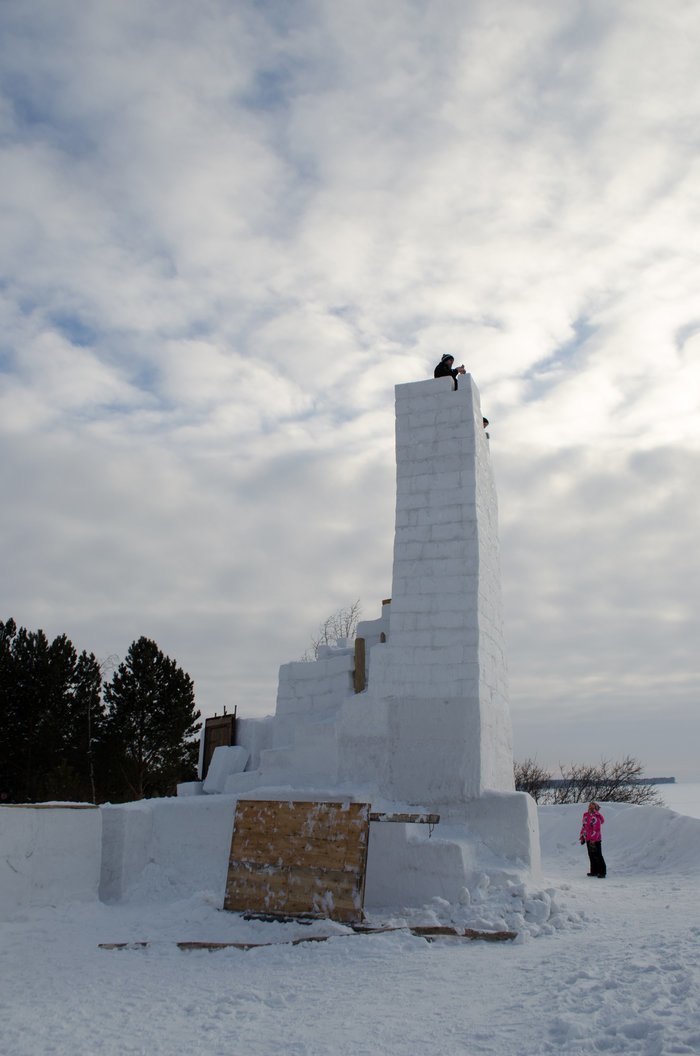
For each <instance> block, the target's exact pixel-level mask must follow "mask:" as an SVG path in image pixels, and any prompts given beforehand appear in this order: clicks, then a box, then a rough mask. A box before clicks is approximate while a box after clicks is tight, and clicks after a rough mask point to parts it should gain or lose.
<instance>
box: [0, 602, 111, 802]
mask: <svg viewBox="0 0 700 1056" xmlns="http://www.w3.org/2000/svg"><path fill="white" fill-rule="evenodd" d="M100 689H101V676H100V668H99V664H98V663H97V660H96V659H95V657H94V656H93V655H92V654H89V655H88V654H87V653H85V652H83V653H81V654H80V656H78V654H77V652H76V650H75V647H74V646H73V644H72V642H70V641H69V639H68V638H66V636H65V635H60V636H59V637H58V638H55V639H54V641H53V642H51V643H49V641H48V639H47V637H46V635H45V634H44V632H43V631H41V630H39V631H28V630H27V629H26V628H24V627H20V628H19V630H18V629H17V626H16V624H15V622H14V620H8V621H7V622H6V623H1V622H0V723H1V724H2V731H3V737H2V739H1V741H0V786H2V787H0V792H5V793H6V794H7V795H8V798H9V799H10V800H15V801H17V802H36V801H37V800H40V799H47V798H48V799H77V800H94V798H95V786H94V781H93V780H92V755H93V746H94V742H95V738H96V737H99V733H100V728H101V723H102V717H103V710H104V709H103V705H102V702H101V699H100Z"/></svg>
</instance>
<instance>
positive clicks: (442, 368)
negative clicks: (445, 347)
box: [433, 352, 467, 389]
mask: <svg viewBox="0 0 700 1056" xmlns="http://www.w3.org/2000/svg"><path fill="white" fill-rule="evenodd" d="M454 361H455V357H454V356H451V355H450V353H449V352H446V353H445V355H444V356H443V357H442V359H441V360H440V362H439V363H438V365H437V366H436V368H435V370H434V371H433V377H434V378H452V380H453V382H454V387H455V388H456V389H457V388H459V386H458V384H457V375H458V374H466V373H467V372H466V370H465V369H464V363H463V364H462V366H461V367H454V368H453V366H452V364H453V363H454Z"/></svg>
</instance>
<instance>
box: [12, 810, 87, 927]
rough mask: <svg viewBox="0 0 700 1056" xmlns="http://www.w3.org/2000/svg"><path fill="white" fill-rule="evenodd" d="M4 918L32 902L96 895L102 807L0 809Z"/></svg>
mask: <svg viewBox="0 0 700 1056" xmlns="http://www.w3.org/2000/svg"><path fill="white" fill-rule="evenodd" d="M0 849H1V851H2V853H1V854H0V919H3V920H6V919H9V918H11V917H13V916H15V915H16V914H17V913H18V912H21V911H22V910H23V909H26V908H28V907H30V906H57V905H64V904H65V903H67V902H88V901H93V900H95V899H97V897H98V888H99V882H100V869H101V863H102V811H101V810H100V809H99V808H98V807H83V808H80V807H77V806H68V805H65V806H62V805H60V804H42V805H41V806H36V807H24V806H2V807H0Z"/></svg>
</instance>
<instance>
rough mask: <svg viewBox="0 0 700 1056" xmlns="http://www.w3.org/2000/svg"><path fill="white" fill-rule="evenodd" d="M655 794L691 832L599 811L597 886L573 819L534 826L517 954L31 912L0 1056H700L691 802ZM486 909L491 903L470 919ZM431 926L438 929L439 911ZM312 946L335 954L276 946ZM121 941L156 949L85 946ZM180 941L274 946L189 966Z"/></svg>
mask: <svg viewBox="0 0 700 1056" xmlns="http://www.w3.org/2000/svg"><path fill="white" fill-rule="evenodd" d="M662 793H663V794H664V796H665V798H666V801H667V802H668V803H669V804H671V803H672V802H673V804H674V806H675V807H676V809H678V810H680V809H684V808H683V807H682V805H681V800H685V801H687V803H688V807H687V814H695V817H688V816H685V815H681V814H678V813H674V812H673V811H671V810H669V809H664V808H652V807H625V806H622V805H609V804H607V805H605V807H604V813H605V815H606V819H607V820H606V825H605V828H604V844H603V848H604V853H605V857H606V859H607V862H608V868H609V877H608V879H606V880H604V881H601V880H597V879H588V878H587V877H586V875H585V873H586V854H585V849H583V848H581V847H580V846H579V844H578V841H577V835H578V828H579V822H580V816H581V808H579V807H544V808H541V810H540V824H541V834H542V847H543V859H544V868H545V871H546V875H547V883H548V884H549V885H550V887H549V891H548V893H547V892H545V893H544V895H540V896H539V897H545V898H551V897H553V898H554V899H555V902H556V904H557V905H558V910H557V911H556V912H551V913H550V915H549V918H548V919H549V920H550V921H551V922H553V923H552V924H550V925H549V926H547V927H545V928H544V929H542V932H543V933H542V934H540V936H539V937H532V934H533V932H535V931H537V930H538V929H537V928H536V927H534V928H533V927H532V925H531V926H530V927H529V928H528V929H526V930H524V931H523V933H522V935H521V937H520V939H519V940H518V941H517V942H515V943H513V942H507V943H494V944H491V943H486V942H465V941H463V940H454V939H444V940H439V941H436V942H433V943H428V942H426V941H425V940H424V939H422V938H417V937H414V936H412V935H411V934H410V933H407V932H403V931H396V932H391V933H388V934H385V935H355V934H353V933H349V932H348V931H347V929H345V928H343V927H340V926H334V925H328V924H324V923H315V924H313V925H310V926H302V925H298V924H264V923H261V922H245V921H243V920H241V919H240V918H239V917H237V916H235V915H232V914H226V913H224V912H222V911H219V910H218V909H217V908H216V905H217V904H218V902H217V900H218V899H220V894H217V893H213V892H198V893H196V894H193V895H191V897H188V898H186V899H180V900H174V901H170V902H165V903H163V902H153V901H152V902H146V901H139V902H131V903H128V904H120V905H112V906H106V905H102V904H96V903H91V904H82V905H78V904H73V905H72V906H70V907H63V908H57V909H50V908H48V909H34V910H31V911H27V912H26V913H25V914H24V915H23V917H22V918H21V919H15V920H13V921H11V922H4V923H2V924H0V982H1V985H0V1053H2V1056H43V1054H49V1053H50V1054H60V1056H63V1054H66V1056H130V1054H139V1056H141V1054H144V1056H145V1054H148V1056H160V1054H162V1056H166V1054H167V1056H176V1054H180V1053H182V1054H188V1056H198V1054H202V1056H204V1054H206V1056H224V1054H225V1056H232V1054H238V1053H240V1054H241V1056H272V1054H284V1056H287V1054H289V1056H292V1054H294V1056H330V1054H333V1056H335V1054H338V1056H341V1054H345V1056H365V1054H366V1056H381V1054H384V1053H391V1054H397V1056H398V1054H401V1056H451V1054H460V1056H478V1054H490V1056H540V1054H542V1056H544V1054H562V1056H563V1054H569V1056H572V1054H576V1056H591V1054H594V1053H623V1054H625V1056H636V1054H640V1056H671V1054H678V1053H693V1054H696V1056H697V1054H698V1053H700V1007H699V1004H698V994H699V984H700V963H699V957H698V955H699V954H700V909H699V908H698V894H699V893H700V892H699V885H698V873H699V871H700V786H697V785H696V786H691V785H678V786H675V787H674V786H667V787H665V788H664V789H662ZM695 808H697V809H695ZM512 897H514V898H515V899H516V901H517V899H518V898H519V897H521V896H520V895H519V894H518V893H517V892H514V893H513V896H512ZM475 901H478V897H477V893H475ZM495 907H496V900H494V901H493V904H492V903H491V902H489V899H488V897H486V896H485V897H484V902H483V905H482V909H481V911H482V913H483V914H484V915H486V917H488V914H489V913H490V912H491V913H495V912H496V908H495ZM429 916H431V917H432V918H433V919H441V920H446V919H447V918H448V916H449V913H448V911H447V909H446V907H445V906H444V905H441V904H440V903H436V904H435V905H434V906H433V907H432V909H431V910H430V911H429ZM530 919H531V920H532V914H530ZM313 934H316V935H321V934H325V935H327V934H333V937H332V938H330V939H329V941H327V942H319V943H304V944H301V945H291V944H282V940H290V939H295V938H299V937H308V936H309V935H313ZM135 940H149V943H150V944H149V946H148V947H146V948H136V949H123V950H113V951H108V950H103V949H99V948H98V943H100V942H118V941H122V942H123V941H135ZM178 940H180V941H182V940H218V941H238V942H271V943H275V944H274V945H270V946H263V947H260V948H257V949H251V950H238V949H233V948H229V949H224V950H219V951H216V952H207V951H188V952H185V951H182V950H180V949H178V947H177V946H176V945H175V943H176V941H178Z"/></svg>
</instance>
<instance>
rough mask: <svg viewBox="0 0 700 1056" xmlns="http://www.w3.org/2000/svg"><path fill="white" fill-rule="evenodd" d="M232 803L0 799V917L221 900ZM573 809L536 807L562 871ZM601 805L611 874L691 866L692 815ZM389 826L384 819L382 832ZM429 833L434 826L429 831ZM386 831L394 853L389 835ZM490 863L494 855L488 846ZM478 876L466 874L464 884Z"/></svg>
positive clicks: (571, 851)
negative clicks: (76, 905)
mask: <svg viewBox="0 0 700 1056" xmlns="http://www.w3.org/2000/svg"><path fill="white" fill-rule="evenodd" d="M235 805H236V797H234V796H225V795H219V796H198V797H193V798H191V799H188V800H185V801H184V802H183V800H181V799H154V800H146V801H143V802H140V803H128V804H124V805H120V806H110V805H106V806H104V807H101V808H93V809H91V810H76V809H70V808H68V807H61V806H56V805H54V806H53V807H52V809H45V808H42V807H27V808H24V807H22V808H20V807H7V806H3V807H0V847H2V855H0V919H3V920H10V919H13V918H15V917H17V916H21V915H23V914H24V913H25V912H26V911H27V910H28V909H30V908H32V907H57V906H62V905H66V904H68V903H70V902H75V901H82V902H89V901H94V900H97V899H100V900H102V901H104V902H121V901H127V902H158V903H165V902H173V901H176V900H178V899H181V898H189V897H191V896H192V895H195V894H201V893H206V894H207V896H208V898H209V899H210V900H211V902H212V903H213V904H215V905H217V906H219V907H221V906H223V900H224V893H225V887H226V870H227V864H228V854H229V848H230V842H231V832H232V827H233V815H234V811H235ZM582 810H583V806H582V805H581V804H577V805H573V806H565V807H540V809H539V818H540V830H541V835H542V845H543V850H544V851H545V853H546V854H547V856H548V858H550V860H551V859H553V858H556V860H557V861H558V863H559V864H560V867H563V868H564V869H566V868H570V870H571V874H572V876H576V875H580V874H581V873H582V870H584V869H585V853H584V852H583V851H582V849H581V847H580V846H579V843H578V831H579V827H580V824H581V814H582ZM603 812H604V814H605V818H606V824H605V827H604V830H603V831H604V837H605V838H604V850H605V856H606V860H607V862H608V866H609V868H611V869H612V870H613V871H614V872H616V873H619V874H622V875H624V873H625V872H630V873H642V874H643V873H647V872H648V873H654V874H662V873H668V874H669V875H670V874H675V873H681V874H686V875H696V874H697V871H698V868H700V819H697V818H692V817H687V816H686V815H682V814H678V813H676V812H674V811H673V810H669V809H668V808H666V807H652V806H630V805H627V804H618V803H606V804H603ZM373 827H374V826H373ZM399 828H402V826H396V827H394V826H384V829H385V830H386V829H389V830H390V831H392V832H393V831H394V829H399ZM413 828H414V830H415V829H418V828H420V829H421V831H422V830H423V829H424V828H425V827H424V826H420V827H418V826H414V827H413ZM421 838H427V834H423V836H422V837H421ZM436 838H437V839H438V841H439V840H440V838H439V837H438V836H437V828H436V830H435V831H434V832H433V835H432V838H431V839H432V840H435V839H436ZM394 839H396V840H397V843H398V844H399V851H398V853H399V854H403V849H402V841H401V840H399V839H398V833H397V835H396V837H394ZM447 844H449V841H446V846H447ZM436 846H439V843H438V845H436ZM650 847H653V848H654V851H653V853H652V854H650V853H649V848H650ZM372 851H373V847H372V836H370V852H369V856H368V859H369V860H368V878H367V880H368V889H369V888H370V887H371V886H372V885H374V886H375V887H376V886H377V885H381V884H390V881H391V877H390V876H388V875H384V876H382V875H381V873H380V872H378V870H377V862H376V859H375V858H374V856H373V853H372ZM445 853H453V852H452V851H450V850H449V849H448V850H446V851H445ZM493 861H494V863H498V862H499V859H498V856H497V855H496V853H495V852H494V853H493ZM501 864H502V862H501ZM444 875H445V873H444V869H442V868H441V867H440V866H439V864H438V866H437V867H436V868H435V871H434V878H435V884H436V887H435V895H436V896H439V897H445V895H444V894H442V895H441V888H440V883H441V879H440V877H441V876H444ZM482 876H483V874H473V881H472V883H471V887H472V888H474V889H476V888H477V887H478V886H479V884H480V883H481V882H482ZM450 901H452V899H450ZM368 904H369V903H368Z"/></svg>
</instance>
